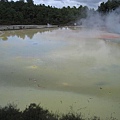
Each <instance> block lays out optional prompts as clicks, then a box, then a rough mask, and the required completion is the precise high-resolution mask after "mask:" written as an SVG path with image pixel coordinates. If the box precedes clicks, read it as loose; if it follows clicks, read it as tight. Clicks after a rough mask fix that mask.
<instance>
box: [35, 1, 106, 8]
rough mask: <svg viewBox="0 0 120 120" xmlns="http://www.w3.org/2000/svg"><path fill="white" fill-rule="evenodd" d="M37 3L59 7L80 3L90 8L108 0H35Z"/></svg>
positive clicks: (77, 5)
mask: <svg viewBox="0 0 120 120" xmlns="http://www.w3.org/2000/svg"><path fill="white" fill-rule="evenodd" d="M33 1H34V3H35V4H45V5H50V6H53V7H57V8H62V7H63V6H65V7H67V6H70V7H73V6H76V7H79V6H80V5H83V6H88V7H89V8H95V9H97V8H98V6H99V5H100V3H101V2H106V1H107V0H33Z"/></svg>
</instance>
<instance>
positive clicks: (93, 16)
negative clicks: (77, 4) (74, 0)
mask: <svg viewBox="0 0 120 120" xmlns="http://www.w3.org/2000/svg"><path fill="white" fill-rule="evenodd" d="M77 23H78V24H82V25H83V26H85V27H89V28H92V29H100V28H102V27H104V28H106V29H107V30H109V32H115V33H120V8H118V9H116V10H115V11H111V12H109V13H108V14H105V15H102V14H101V13H99V12H94V11H92V12H91V11H89V12H87V18H85V19H82V20H80V21H78V22H77Z"/></svg>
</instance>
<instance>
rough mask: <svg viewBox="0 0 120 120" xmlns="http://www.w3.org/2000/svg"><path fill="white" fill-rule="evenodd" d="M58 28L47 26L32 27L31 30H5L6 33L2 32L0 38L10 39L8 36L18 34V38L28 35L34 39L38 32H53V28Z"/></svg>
mask: <svg viewBox="0 0 120 120" xmlns="http://www.w3.org/2000/svg"><path fill="white" fill-rule="evenodd" d="M55 29H56V28H51V29H50V28H45V29H42V30H41V29H39V30H38V29H31V30H26V32H25V30H11V31H6V32H4V34H2V35H1V36H0V39H2V40H4V41H6V40H8V37H10V36H12V37H14V36H17V37H18V38H21V39H25V37H26V36H27V37H28V38H29V39H32V38H33V36H34V35H35V34H37V33H44V32H52V31H53V30H55Z"/></svg>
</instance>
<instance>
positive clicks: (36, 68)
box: [0, 28, 120, 119]
mask: <svg viewBox="0 0 120 120" xmlns="http://www.w3.org/2000/svg"><path fill="white" fill-rule="evenodd" d="M105 32H106V31H98V30H95V31H91V30H87V29H85V28H82V29H80V28H75V29H73V28H72V29H71V28H58V29H41V30H38V29H35V30H34V29H33V30H17V31H5V32H0V105H1V106H4V105H6V104H7V103H15V104H17V105H18V106H19V107H20V108H21V109H23V108H25V107H26V105H29V104H30V103H33V102H35V103H41V105H42V106H43V107H45V108H48V109H50V110H52V111H54V112H55V111H58V112H60V113H61V112H63V113H66V112H69V111H71V110H73V111H76V112H82V113H83V114H84V115H85V116H88V117H89V116H93V115H97V116H101V117H102V118H105V117H110V116H111V115H112V116H113V117H116V118H118V119H120V114H119V111H120V94H119V91H120V43H119V39H118V38H117V42H116V40H114V39H110V40H106V39H103V38H100V36H101V35H102V34H103V33H104V34H105ZM106 33H107V32H106ZM111 34H112V33H111Z"/></svg>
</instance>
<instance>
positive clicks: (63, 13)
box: [0, 0, 88, 25]
mask: <svg viewBox="0 0 120 120" xmlns="http://www.w3.org/2000/svg"><path fill="white" fill-rule="evenodd" d="M86 8H87V7H83V6H80V7H79V8H76V7H72V8H70V7H69V6H68V7H63V8H61V9H59V8H55V7H51V6H45V5H44V4H43V5H41V4H40V5H35V4H34V2H33V0H27V2H24V0H20V1H16V2H14V1H10V2H8V1H5V0H2V1H0V24H1V25H4V24H5V25H9V24H38V25H39V24H41V25H42V24H47V23H49V24H57V25H65V24H71V23H72V24H73V23H74V22H75V21H76V20H77V19H78V18H85V17H86V15H87V11H86V10H88V9H86Z"/></svg>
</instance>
